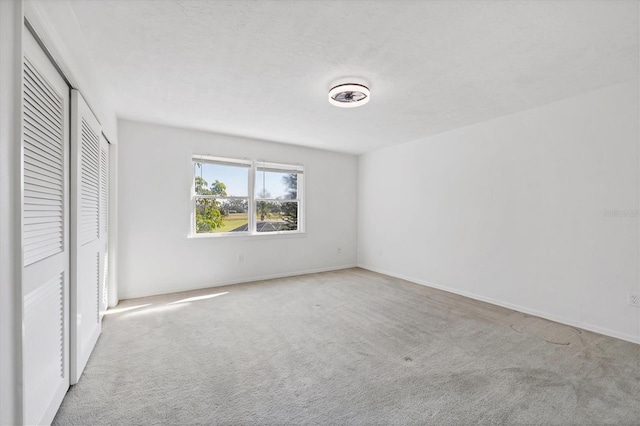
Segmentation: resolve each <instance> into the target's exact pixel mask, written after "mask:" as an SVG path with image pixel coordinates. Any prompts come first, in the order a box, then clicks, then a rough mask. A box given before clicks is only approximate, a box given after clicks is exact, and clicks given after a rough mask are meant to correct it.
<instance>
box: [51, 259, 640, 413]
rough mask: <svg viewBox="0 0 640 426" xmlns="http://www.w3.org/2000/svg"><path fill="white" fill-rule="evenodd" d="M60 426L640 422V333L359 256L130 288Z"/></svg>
mask: <svg viewBox="0 0 640 426" xmlns="http://www.w3.org/2000/svg"><path fill="white" fill-rule="evenodd" d="M54 424H57V425H72V424H73V425H93V424H95V425H98V424H99V425H107V424H109V425H143V424H144V425H191V424H225V425H287V424H345V425H365V424H366V425H374V424H397V425H404V424H438V425H439V424H456V425H468V424H563V425H564V424H580V425H582V424H615V425H620V424H634V425H637V424H640V346H639V345H635V344H632V343H628V342H624V341H621V340H617V339H613V338H609V337H605V336H601V335H598V334H594V333H591V332H587V331H584V330H580V329H577V328H573V327H568V326H565V325H561V324H558V323H554V322H550V321H546V320H543V319H540V318H537V317H532V316H529V315H525V314H522V313H518V312H514V311H511V310H508V309H503V308H499V307H496V306H492V305H489V304H486V303H482V302H477V301H474V300H470V299H467V298H464V297H461V296H457V295H452V294H449V293H446V292H443V291H439V290H434V289H430V288H427V287H423V286H420V285H416V284H412V283H409V282H406V281H402V280H399V279H395V278H391V277H388V276H384V275H380V274H376V273H372V272H369V271H365V270H362V269H357V268H356V269H349V270H344V271H336V272H327V273H320V274H311V275H304V276H299V277H292V278H284V279H275V280H269V281H262V282H255V283H247V284H240V285H233V286H227V287H217V288H212V289H207V290H198V291H192V292H185V293H175V294H170V295H164V296H156V297H148V298H143V299H135V300H126V301H123V302H122V303H120V305H119V306H118V307H117V308H116V309H114V310H112V311H111V312H110V313H109V315H106V316H105V320H104V323H103V333H102V336H101V337H100V340H99V341H98V344H97V346H96V348H95V351H94V353H93V355H92V356H91V359H90V360H89V363H88V365H87V368H86V370H85V372H84V375H83V377H82V379H81V380H80V383H78V384H77V385H76V386H73V387H72V388H71V389H70V390H69V392H68V394H67V396H66V398H65V400H64V402H63V404H62V407H61V409H60V411H59V412H58V415H57V417H56V418H55V421H54Z"/></svg>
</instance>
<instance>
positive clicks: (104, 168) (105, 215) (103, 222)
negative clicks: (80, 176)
mask: <svg viewBox="0 0 640 426" xmlns="http://www.w3.org/2000/svg"><path fill="white" fill-rule="evenodd" d="M109 176H110V174H109V142H108V141H107V139H106V138H105V137H104V135H100V247H101V249H102V250H101V252H100V256H101V257H100V306H99V309H100V318H101V319H102V316H103V315H104V312H105V311H106V310H107V307H108V303H109V294H108V286H109V277H108V273H109Z"/></svg>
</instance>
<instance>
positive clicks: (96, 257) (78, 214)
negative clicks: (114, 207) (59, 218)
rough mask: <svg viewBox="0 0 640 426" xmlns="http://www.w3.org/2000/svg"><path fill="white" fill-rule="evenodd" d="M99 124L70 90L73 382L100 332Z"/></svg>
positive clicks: (101, 243) (85, 104) (102, 255)
mask: <svg viewBox="0 0 640 426" xmlns="http://www.w3.org/2000/svg"><path fill="white" fill-rule="evenodd" d="M100 135H101V130H100V123H99V122H98V120H97V118H96V117H95V116H94V115H93V113H92V112H91V110H90V109H89V107H88V105H87V103H86V102H85V100H84V99H83V98H82V95H80V92H78V91H77V90H72V91H71V250H72V253H73V255H72V256H71V292H70V299H71V377H70V378H71V384H75V383H77V382H78V380H79V379H80V376H81V375H82V371H83V370H84V367H85V366H86V364H87V361H88V359H89V355H91V351H92V350H93V347H94V346H95V344H96V342H97V340H98V337H99V336H100V329H101V327H100V299H101V291H100V282H101V277H102V269H103V267H102V264H103V261H104V253H103V250H104V244H103V242H102V241H101V238H100V235H101V233H102V231H101V226H100V200H101V193H102V192H103V191H102V189H101V182H100V178H101V171H100V164H101V153H100V152H101V149H100V137H101V136H100Z"/></svg>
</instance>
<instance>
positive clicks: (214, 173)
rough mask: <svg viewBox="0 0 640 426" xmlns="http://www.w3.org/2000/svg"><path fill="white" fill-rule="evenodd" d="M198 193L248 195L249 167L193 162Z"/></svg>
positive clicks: (231, 195) (223, 195) (229, 195)
mask: <svg viewBox="0 0 640 426" xmlns="http://www.w3.org/2000/svg"><path fill="white" fill-rule="evenodd" d="M193 169H194V170H193V171H194V176H195V182H194V183H195V190H196V194H198V195H219V196H221V197H246V196H248V195H249V192H248V191H249V190H248V188H249V169H248V168H247V167H243V166H230V165H227V164H211V163H198V162H195V161H194V163H193Z"/></svg>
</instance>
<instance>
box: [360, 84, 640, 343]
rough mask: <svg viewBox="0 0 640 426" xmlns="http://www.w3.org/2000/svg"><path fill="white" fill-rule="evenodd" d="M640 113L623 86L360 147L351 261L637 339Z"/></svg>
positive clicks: (632, 91) (634, 94)
mask: <svg viewBox="0 0 640 426" xmlns="http://www.w3.org/2000/svg"><path fill="white" fill-rule="evenodd" d="M638 114H639V111H638V82H637V81H631V82H628V83H625V84H621V85H616V86H612V87H608V88H605V89H602V90H598V91H595V92H591V93H587V94H584V95H581V96H577V97H574V98H569V99H565V100H563V101H560V102H556V103H553V104H550V105H546V106H543V107H539V108H535V109H531V110H528V111H524V112H521V113H517V114H513V115H509V116H505V117H502V118H498V119H494V120H491V121H487V122H483V123H479V124H476V125H472V126H469V127H465V128H460V129H456V130H454V131H450V132H446V133H442V134H439V135H436V136H432V137H428V138H424V139H421V140H418V141H414V142H410V143H405V144H402V145H398V146H395V147H391V148H387V149H382V150H379V151H376V152H372V153H368V154H364V155H362V156H361V157H360V160H359V204H358V210H359V215H358V264H359V266H362V267H364V268H368V269H371V270H374V271H379V272H383V273H386V274H389V275H395V276H399V277H403V278H406V279H408V280H411V281H414V282H418V283H421V284H425V285H430V286H433V287H438V288H443V289H446V290H449V291H452V292H455V293H460V294H463V295H467V296H470V297H474V298H477V299H480V300H485V301H489V302H492V303H496V304H499V305H504V306H507V307H512V308H514V309H517V310H521V311H523V312H528V313H532V314H536V315H540V316H543V317H547V318H550V319H555V320H557V321H560V322H564V323H567V324H572V325H577V326H581V327H584V328H587V329H591V330H594V331H599V332H601V333H604V334H608V335H612V336H617V337H620V338H623V339H627V340H632V341H636V342H640V330H639V323H640V320H639V316H640V309H638V308H634V307H631V306H629V305H628V303H627V301H628V296H629V293H630V292H632V291H636V292H638V286H639V284H638V283H639V277H638V274H639V268H638V258H639V248H638V245H639V242H638V232H639V229H638V217H637V209H638V207H639V189H640V188H639V185H638V179H639V176H638V173H639V172H638V170H639V162H638V158H639V152H638V138H639V131H638V125H639V120H638ZM427 119H428V117H425V120H427ZM608 210H618V212H616V213H615V214H620V215H622V216H620V217H610V216H607V211H608Z"/></svg>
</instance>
